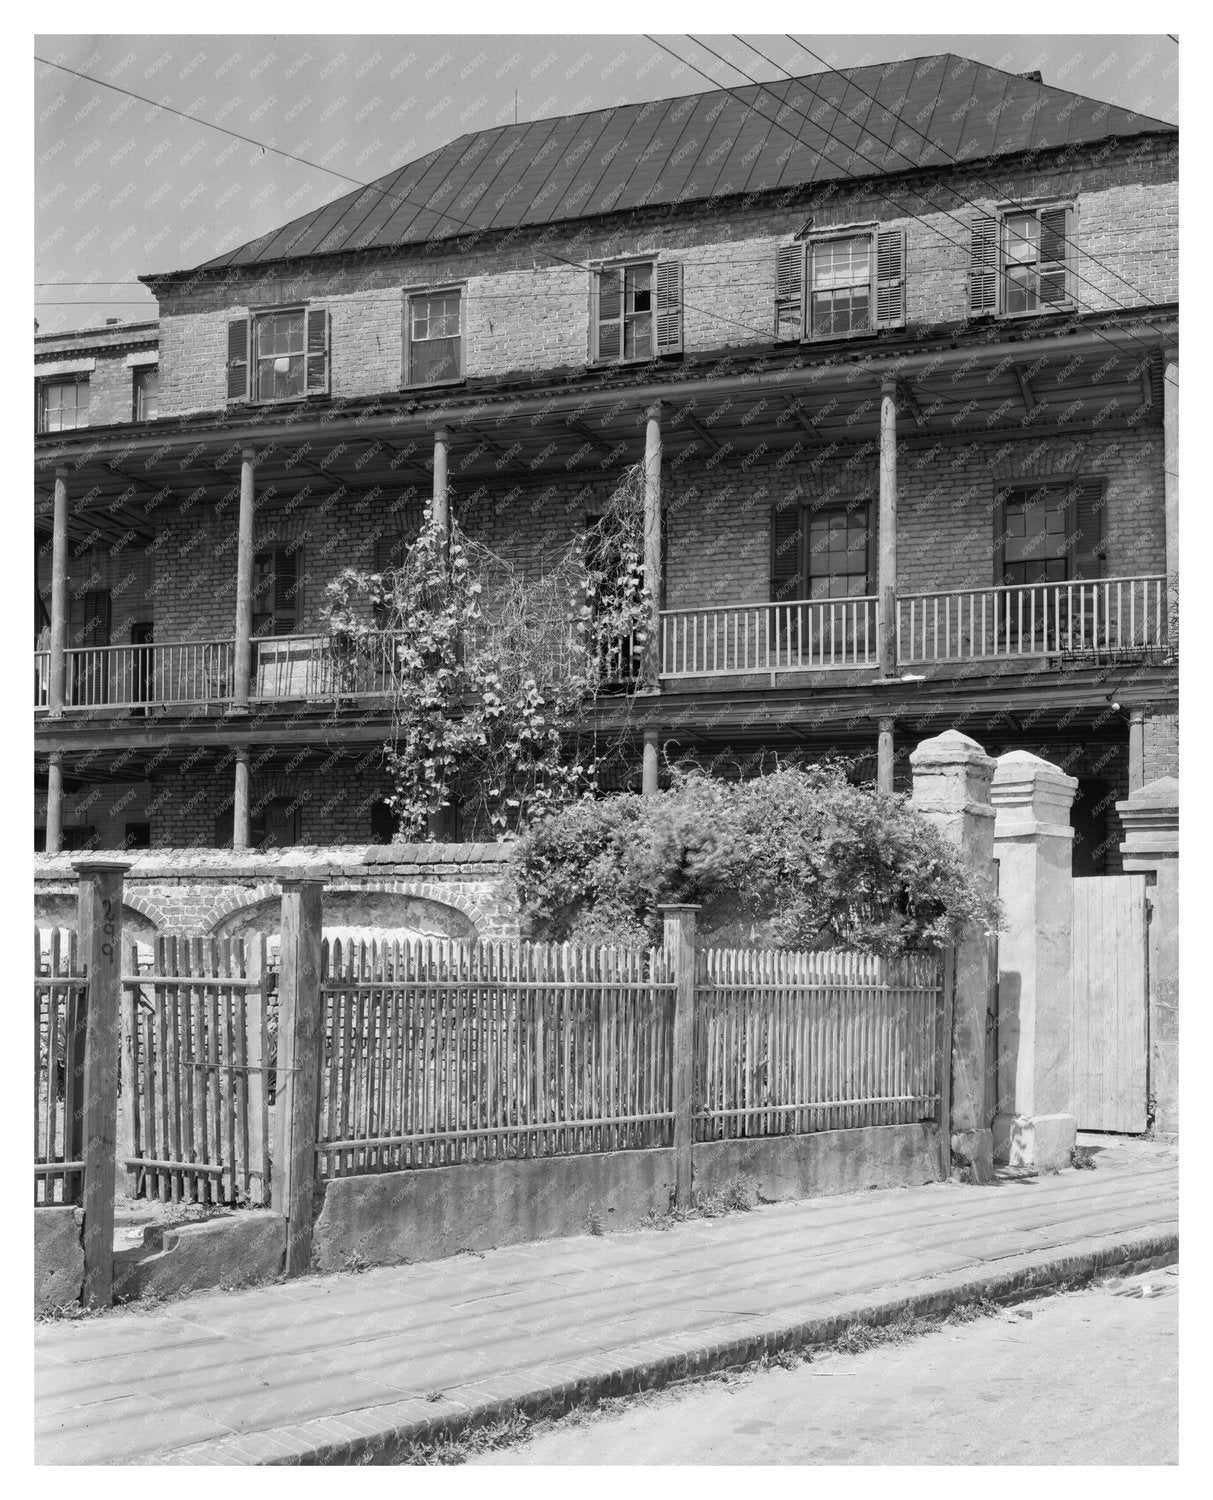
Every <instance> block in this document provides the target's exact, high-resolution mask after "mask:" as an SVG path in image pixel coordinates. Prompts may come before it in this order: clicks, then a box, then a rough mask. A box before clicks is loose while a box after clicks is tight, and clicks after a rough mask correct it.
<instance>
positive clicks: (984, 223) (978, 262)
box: [969, 214, 998, 313]
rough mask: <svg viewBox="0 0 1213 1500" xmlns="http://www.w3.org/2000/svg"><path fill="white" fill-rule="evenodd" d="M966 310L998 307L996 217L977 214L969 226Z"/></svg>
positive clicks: (989, 311)
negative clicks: (967, 299)
mask: <svg viewBox="0 0 1213 1500" xmlns="http://www.w3.org/2000/svg"><path fill="white" fill-rule="evenodd" d="M969 311H970V312H975V313H981V312H988V313H992V312H997V311H998V220H997V219H996V218H995V217H994V216H993V215H992V214H978V215H976V217H975V218H974V220H973V223H972V225H971V226H970V229H969Z"/></svg>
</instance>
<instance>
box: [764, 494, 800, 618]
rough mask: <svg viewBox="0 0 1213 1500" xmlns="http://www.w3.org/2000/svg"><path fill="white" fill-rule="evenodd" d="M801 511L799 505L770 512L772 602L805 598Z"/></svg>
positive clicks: (775, 508)
mask: <svg viewBox="0 0 1213 1500" xmlns="http://www.w3.org/2000/svg"><path fill="white" fill-rule="evenodd" d="M802 522H803V511H802V508H801V507H800V506H799V505H783V506H779V505H777V506H775V507H774V508H773V509H772V511H771V602H772V603H773V604H779V603H782V602H783V601H784V600H785V599H803V598H804V597H805V587H804V573H803V571H802V551H803V547H802V542H803V536H804V527H803V524H802Z"/></svg>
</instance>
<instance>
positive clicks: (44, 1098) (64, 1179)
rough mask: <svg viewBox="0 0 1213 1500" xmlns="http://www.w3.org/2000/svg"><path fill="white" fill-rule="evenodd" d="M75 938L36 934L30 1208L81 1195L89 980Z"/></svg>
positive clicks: (65, 933)
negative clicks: (82, 971) (32, 1181)
mask: <svg viewBox="0 0 1213 1500" xmlns="http://www.w3.org/2000/svg"><path fill="white" fill-rule="evenodd" d="M80 967H81V966H80V955H79V952H78V948H77V941H76V934H75V933H74V932H71V931H69V930H67V929H66V928H62V929H61V928H58V927H52V928H38V927H35V928H34V1204H35V1206H37V1205H39V1204H54V1203H59V1204H65V1203H79V1202H80V1201H81V1195H82V1193H83V1190H84V1175H83V1174H84V1161H83V1137H82V1133H81V1122H82V1105H83V1082H84V1079H83V1050H82V1049H83V1045H84V1013H85V1002H86V997H87V993H88V980H87V979H86V978H85V977H84V976H83V975H82V974H81V972H80Z"/></svg>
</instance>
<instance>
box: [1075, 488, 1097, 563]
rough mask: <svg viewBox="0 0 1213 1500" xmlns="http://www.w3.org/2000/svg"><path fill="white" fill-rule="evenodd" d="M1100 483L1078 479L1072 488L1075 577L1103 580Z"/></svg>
mask: <svg viewBox="0 0 1213 1500" xmlns="http://www.w3.org/2000/svg"><path fill="white" fill-rule="evenodd" d="M1103 494H1104V487H1103V481H1102V480H1099V479H1080V480H1079V481H1078V483H1077V484H1076V485H1075V486H1074V500H1073V511H1072V514H1073V517H1074V576H1075V577H1076V578H1102V577H1103V504H1104V500H1103Z"/></svg>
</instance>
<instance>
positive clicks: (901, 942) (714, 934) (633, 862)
mask: <svg viewBox="0 0 1213 1500" xmlns="http://www.w3.org/2000/svg"><path fill="white" fill-rule="evenodd" d="M514 876H515V883H516V887H517V892H518V896H519V900H520V903H521V905H522V908H523V911H524V913H525V915H526V919H527V922H528V926H529V929H530V934H529V935H531V936H534V937H539V938H543V939H548V940H556V941H561V940H566V939H572V938H576V939H582V940H586V941H605V940H609V941H613V942H630V943H649V942H656V941H658V940H659V934H660V927H661V918H660V914H659V911H658V908H659V906H661V905H662V904H663V903H667V902H679V901H685V902H694V903H698V904H699V905H701V906H702V908H703V910H702V913H701V916H700V920H699V931H700V933H701V934H702V935H703V936H704V937H705V938H707V939H708V940H710V941H711V942H712V943H714V944H716V945H731V946H741V945H749V944H755V943H760V944H763V945H769V946H774V947H779V948H809V949H829V948H850V949H858V950H860V951H864V952H872V953H881V954H886V955H893V954H897V953H903V952H907V951H915V950H920V949H924V948H940V947H944V946H946V945H947V944H948V943H950V942H953V941H955V940H957V939H958V938H959V937H960V935H961V934H962V932H963V931H965V930H966V929H968V928H970V927H973V926H976V927H977V928H979V929H981V930H984V931H987V932H989V931H993V930H994V928H995V927H996V925H997V916H998V906H997V902H996V901H995V900H994V899H993V898H992V897H991V896H990V895H989V894H988V893H987V892H986V891H984V890H983V889H980V888H979V887H978V886H977V885H976V883H975V882H974V880H973V878H972V876H971V874H970V872H969V871H968V870H967V869H966V868H965V866H964V865H963V863H962V862H961V860H960V858H959V856H958V854H957V853H956V851H955V849H954V848H953V847H952V846H951V845H950V844H948V843H947V841H946V840H945V839H944V838H943V837H942V836H941V835H940V834H939V832H938V831H937V830H936V828H935V827H934V826H933V825H932V824H931V823H930V822H929V821H928V820H927V819H926V818H924V817H923V816H922V815H921V814H920V813H918V812H916V811H915V809H914V808H913V807H912V806H911V805H910V804H909V801H908V799H907V798H905V797H903V796H900V795H897V794H893V793H885V792H880V791H877V790H876V789H875V788H874V787H872V786H870V785H866V786H856V785H853V784H852V783H851V782H850V781H849V780H848V778H847V774H846V767H845V764H844V763H842V762H837V761H835V762H826V763H823V764H821V765H818V766H814V767H810V768H808V769H804V770H792V769H787V770H779V771H776V772H774V773H773V774H771V775H767V776H760V777H757V778H755V779H754V780H752V781H746V782H739V783H726V782H720V781H714V780H711V779H710V778H707V777H704V776H698V775H685V774H682V773H677V772H676V773H675V778H674V785H673V787H672V788H671V789H670V790H669V791H667V792H662V793H659V794H658V795H657V796H654V797H643V798H642V797H637V796H633V795H623V796H616V797H610V798H604V799H602V800H600V801H596V802H590V801H583V802H580V803H577V804H576V805H574V806H571V807H567V808H565V809H563V810H562V811H560V812H559V813H557V814H555V815H553V816H550V817H547V818H544V819H543V820H541V821H539V822H538V823H537V824H536V825H535V826H534V827H532V828H531V829H530V831H529V832H528V833H527V834H526V835H525V836H524V837H523V838H522V839H521V840H520V842H519V845H518V847H517V850H516V853H515V859H514Z"/></svg>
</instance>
